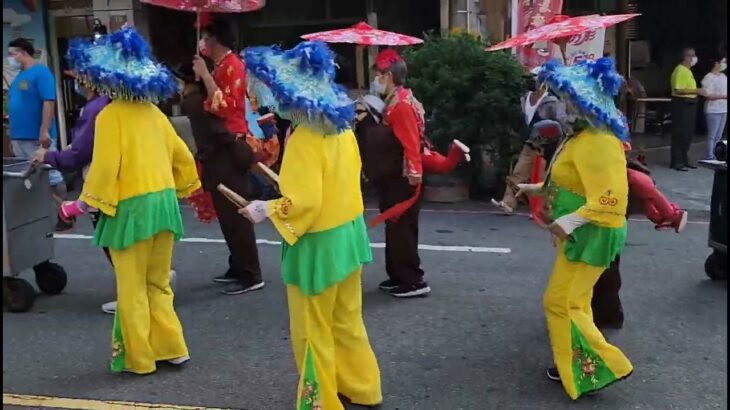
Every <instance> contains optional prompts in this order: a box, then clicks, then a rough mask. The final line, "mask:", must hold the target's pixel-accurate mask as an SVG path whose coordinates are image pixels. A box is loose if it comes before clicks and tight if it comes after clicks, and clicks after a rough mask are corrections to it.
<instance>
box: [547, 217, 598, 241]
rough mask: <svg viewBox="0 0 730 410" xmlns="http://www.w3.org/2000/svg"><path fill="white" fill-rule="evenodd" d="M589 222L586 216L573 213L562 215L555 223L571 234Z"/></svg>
mask: <svg viewBox="0 0 730 410" xmlns="http://www.w3.org/2000/svg"><path fill="white" fill-rule="evenodd" d="M588 222H590V221H589V220H587V219H586V218H583V217H582V216H580V215H578V214H575V213H572V214H567V215H564V216H561V217H560V218H558V219H556V220H555V222H553V224H555V225H557V226H559V227H560V229H562V230H563V232H565V234H566V235H568V236H570V235H571V234H572V233H573V231H575V230H576V229H578V228H580V227H581V226H583V225H585V224H587V223H588Z"/></svg>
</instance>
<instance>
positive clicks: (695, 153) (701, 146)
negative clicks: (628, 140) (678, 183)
mask: <svg viewBox="0 0 730 410" xmlns="http://www.w3.org/2000/svg"><path fill="white" fill-rule="evenodd" d="M705 146H706V143H705V142H693V143H692V145H691V146H690V149H689V155H690V157H692V158H695V159H700V157H701V156H703V155H704V150H705ZM670 149H671V147H670V146H669V145H666V146H662V147H654V148H646V149H641V148H637V149H632V150H631V151H630V154H631V156H632V157H635V156H636V155H639V154H642V153H643V154H644V155H645V156H646V162H647V163H648V164H649V165H666V166H669V152H670Z"/></svg>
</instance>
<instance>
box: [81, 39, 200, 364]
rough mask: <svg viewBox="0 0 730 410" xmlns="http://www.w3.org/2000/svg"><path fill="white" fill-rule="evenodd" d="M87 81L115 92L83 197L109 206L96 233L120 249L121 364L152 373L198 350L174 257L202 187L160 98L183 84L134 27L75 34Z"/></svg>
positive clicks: (115, 359)
mask: <svg viewBox="0 0 730 410" xmlns="http://www.w3.org/2000/svg"><path fill="white" fill-rule="evenodd" d="M67 58H68V61H69V64H70V66H71V69H72V70H74V71H75V74H76V78H77V81H79V82H81V83H82V85H83V86H85V87H88V88H91V89H93V90H95V91H96V92H97V93H98V94H100V95H106V96H108V97H110V98H111V99H112V102H111V103H110V104H109V105H107V106H106V107H105V108H104V109H103V110H102V111H101V113H99V115H98V117H97V119H96V132H95V135H96V140H95V143H94V154H93V159H92V162H91V167H90V169H89V173H88V175H87V177H86V183H85V184H84V189H83V191H82V193H81V197H80V200H81V201H83V202H84V203H86V204H88V205H89V206H91V207H94V208H98V209H99V210H100V211H101V214H102V215H101V219H100V221H99V224H98V226H97V228H96V231H95V233H94V243H95V244H96V245H98V246H105V247H108V248H109V249H110V252H111V258H112V262H113V264H114V270H115V272H116V276H117V295H118V304H117V311H116V315H115V318H114V331H113V335H112V338H113V339H112V347H113V351H112V362H111V370H112V371H114V372H121V371H129V372H133V373H137V374H148V373H152V372H154V371H155V370H156V362H158V361H165V360H166V361H170V362H171V363H173V364H182V363H184V362H186V361H187V360H188V359H189V356H188V348H187V346H186V344H185V339H184V337H183V332H182V326H181V325H180V321H179V320H178V317H177V314H176V313H175V309H174V307H173V293H172V290H171V289H170V276H169V274H170V263H171V259H172V250H173V242H174V241H175V240H177V239H179V238H180V237H181V236H182V235H183V225H182V217H181V215H180V208H179V206H178V198H183V197H186V196H187V195H189V194H190V193H192V192H193V191H195V190H197V189H199V188H200V181H199V180H198V175H197V172H196V169H195V163H194V160H193V156H192V154H191V153H190V151H189V150H188V148H187V146H186V145H185V143H184V142H183V140H182V139H181V138H180V137H179V136H178V135H177V134H176V133H175V131H174V129H173V127H172V125H171V124H170V122H169V120H168V119H167V117H166V116H165V115H164V114H163V113H162V112H161V111H160V110H159V109H158V108H157V106H155V103H157V102H159V101H162V100H164V99H166V98H168V97H170V96H172V95H173V94H175V93H176V91H177V83H176V81H175V79H174V77H173V76H172V74H171V73H170V72H169V71H168V70H167V69H165V68H163V67H162V66H160V65H159V64H157V63H156V62H155V61H153V60H152V57H151V56H150V50H149V46H148V45H147V44H146V43H145V41H144V39H142V37H141V36H140V35H139V34H137V32H136V31H134V30H133V29H131V28H124V29H122V30H120V31H118V32H115V33H112V34H110V35H107V36H102V37H100V38H98V39H96V40H93V41H92V40H86V39H80V40H74V41H72V43H71V44H70V47H69V51H68V55H67Z"/></svg>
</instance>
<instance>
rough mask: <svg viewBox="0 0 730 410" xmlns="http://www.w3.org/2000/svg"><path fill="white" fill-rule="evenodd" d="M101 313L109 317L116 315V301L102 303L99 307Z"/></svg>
mask: <svg viewBox="0 0 730 410" xmlns="http://www.w3.org/2000/svg"><path fill="white" fill-rule="evenodd" d="M101 311H102V312H104V313H108V314H110V315H113V314H115V313H117V301H116V300H115V301H113V302H107V303H104V304H103V305H101Z"/></svg>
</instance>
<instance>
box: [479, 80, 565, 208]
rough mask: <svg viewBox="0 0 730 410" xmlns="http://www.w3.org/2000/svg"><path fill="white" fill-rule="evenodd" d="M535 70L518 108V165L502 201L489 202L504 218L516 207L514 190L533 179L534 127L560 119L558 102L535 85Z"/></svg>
mask: <svg viewBox="0 0 730 410" xmlns="http://www.w3.org/2000/svg"><path fill="white" fill-rule="evenodd" d="M537 72H538V71H537V70H534V71H533V72H532V73H530V76H529V77H528V88H529V91H528V92H527V94H525V96H523V97H522V100H521V103H522V104H521V106H522V113H523V115H524V119H525V125H526V133H525V144H524V145H523V147H522V151H521V152H520V155H519V158H518V159H517V163H516V164H515V167H514V169H513V171H512V174H511V175H510V176H508V177H507V181H508V183H507V188H506V189H505V191H504V196H503V197H502V199H501V200H497V199H494V198H493V199H492V204H493V205H494V206H496V207H498V208H499V209H500V210H502V212H504V213H505V214H506V215H511V214H512V213H513V212H514V210H515V208H516V207H517V198H516V197H515V193H516V191H515V189H514V187H515V186H517V184H522V183H526V182H529V180H530V177H531V176H532V168H533V165H534V163H535V159H536V158H537V155H538V154H539V153H540V149H541V147H540V144H538V143H536V141H535V140H534V139H533V138H530V136H532V135H533V134H534V132H533V131H534V130H535V128H536V126H539V125H540V124H541V123H543V121H546V120H547V121H558V120H559V119H563V118H562V117H564V116H561V113H560V108H561V107H560V105H559V104H560V102H559V101H558V99H557V98H556V97H555V96H554V95H551V94H550V93H548V89H547V87H545V86H543V85H538V82H537V78H536V74H537Z"/></svg>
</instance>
